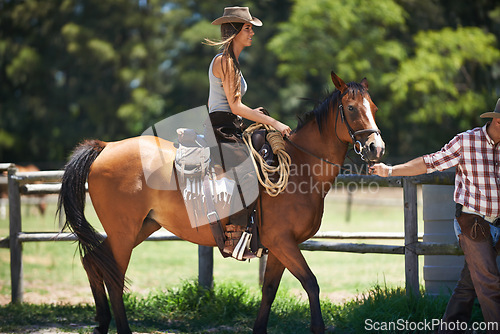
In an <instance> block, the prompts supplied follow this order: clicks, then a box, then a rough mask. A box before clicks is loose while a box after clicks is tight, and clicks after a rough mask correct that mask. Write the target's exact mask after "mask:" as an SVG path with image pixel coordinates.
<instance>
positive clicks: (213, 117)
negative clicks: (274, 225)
mask: <svg viewBox="0 0 500 334" xmlns="http://www.w3.org/2000/svg"><path fill="white" fill-rule="evenodd" d="M212 24H214V25H220V26H221V41H219V42H214V41H211V40H208V39H206V40H205V42H206V43H207V44H208V45H211V46H219V47H220V48H221V49H222V52H221V53H219V54H218V55H216V56H215V57H214V58H213V60H212V62H211V63H210V67H209V70H208V77H209V81H210V92H209V98H208V110H209V119H210V123H211V127H212V128H213V130H214V134H215V138H216V140H217V142H218V143H219V145H220V144H221V143H233V144H234V146H233V147H234V148H236V147H238V146H241V143H242V140H241V136H242V132H243V121H242V118H245V119H248V120H250V121H254V122H258V123H262V124H267V125H270V126H272V127H273V128H275V129H276V130H277V131H279V132H280V133H281V134H282V135H283V136H288V135H289V134H290V131H291V129H290V127H289V126H287V125H285V124H283V123H281V122H279V121H278V120H275V119H274V118H272V117H270V116H269V115H267V113H266V112H265V109H264V108H262V107H259V108H255V109H252V108H249V107H248V106H246V105H245V104H243V102H242V100H241V99H242V96H243V95H244V94H245V92H246V90H247V84H246V81H245V79H244V78H243V75H242V73H241V69H240V64H239V61H238V58H239V56H240V54H241V51H243V49H244V48H245V47H248V46H251V45H252V37H253V36H254V31H253V26H262V22H261V21H260V20H259V19H258V18H256V17H253V16H252V15H251V14H250V11H249V9H248V7H226V8H224V14H223V16H222V17H220V18H218V19H216V20H215V21H213V22H212ZM233 151H237V150H236V149H235V150H233ZM245 153H246V155H247V156H248V153H247V152H245ZM237 154H238V153H234V155H235V156H237ZM243 155H245V154H243ZM212 156H214V155H212ZM238 160H239V159H238V158H235V159H234V161H236V162H238ZM234 161H233V164H231V163H228V162H227V161H225V166H223V167H225V168H224V169H225V170H227V169H229V168H230V167H231V166H228V165H234V164H237V163H234ZM235 195H236V194H235ZM247 204H249V203H247ZM244 211H245V210H243V213H244V214H243V215H242V214H240V215H238V214H237V215H236V216H232V217H231V218H230V223H231V224H232V225H234V227H233V230H234V228H235V229H236V231H243V230H244V228H246V225H247V224H246V222H247V216H246V212H244ZM236 235H238V234H236ZM229 239H232V238H229ZM233 239H234V238H233ZM236 239H237V238H236ZM235 241H236V242H237V240H233V241H232V242H231V241H229V244H232V243H234V242H235ZM228 246H230V247H228V248H229V249H228V252H231V248H232V247H231V246H234V245H228Z"/></svg>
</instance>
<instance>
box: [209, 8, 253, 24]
mask: <svg viewBox="0 0 500 334" xmlns="http://www.w3.org/2000/svg"><path fill="white" fill-rule="evenodd" d="M229 22H239V23H251V24H253V25H254V26H257V27H260V26H261V25H262V21H261V20H259V19H258V18H256V17H253V16H252V15H251V14H250V10H249V9H248V7H226V8H224V15H222V16H221V17H219V18H218V19H216V20H214V21H213V22H212V24H214V25H220V24H223V23H229Z"/></svg>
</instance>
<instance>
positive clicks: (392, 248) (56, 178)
mask: <svg viewBox="0 0 500 334" xmlns="http://www.w3.org/2000/svg"><path fill="white" fill-rule="evenodd" d="M0 170H7V171H8V177H7V183H8V189H9V236H7V237H4V238H1V239H0V247H2V248H9V249H10V267H11V301H12V303H19V302H22V301H23V293H24V289H23V255H22V244H23V243H27V242H44V241H45V242H47V241H51V242H52V241H74V240H76V239H75V236H74V235H72V234H71V233H46V232H45V233H44V232H29V233H28V232H23V229H22V214H21V200H20V199H21V194H57V193H58V192H59V189H60V183H59V182H60V179H61V177H62V173H63V172H62V171H43V172H24V173H20V172H17V170H16V169H15V166H14V165H13V164H0ZM4 181H5V180H4ZM35 182H37V183H36V184H35ZM40 182H42V183H40ZM336 182H337V184H350V185H365V186H366V185H373V186H375V185H376V186H377V187H401V188H403V205H404V209H403V210H404V233H394V232H393V233H390V232H384V233H373V232H372V233H345V232H333V231H330V232H328V231H327V232H319V233H318V234H316V235H315V236H314V237H313V238H312V239H311V240H308V241H306V242H304V243H302V244H301V245H300V248H301V249H302V250H305V251H326V252H351V253H361V254H368V253H374V254H394V255H404V257H405V273H404V276H405V286H406V293H407V295H410V294H415V295H416V294H417V293H418V289H419V266H418V261H419V256H420V255H461V254H462V252H461V250H460V248H459V247H458V245H457V243H441V242H423V241H420V240H421V239H422V234H421V233H420V234H419V233H418V224H417V186H418V185H424V184H434V185H452V184H453V182H454V174H453V173H450V172H441V173H434V174H430V175H423V176H417V177H390V178H387V179H384V178H380V177H377V176H366V175H352V174H344V175H339V176H338V178H337V180H336ZM350 239H357V240H360V239H362V240H370V239H377V240H384V239H388V240H389V239H404V245H403V246H399V245H387V244H367V243H352V242H348V241H349V240H350ZM147 240H148V241H174V240H179V238H178V237H176V236H175V235H173V234H171V233H169V232H166V231H162V232H160V231H159V232H156V233H154V234H153V235H152V236H151V237H149V238H148V239H147ZM331 240H339V241H340V242H336V241H335V242H334V241H331ZM198 255H199V256H198V272H199V276H198V280H199V282H200V284H202V285H204V286H211V285H212V281H213V250H212V248H210V247H201V246H200V247H199V248H198ZM259 261H260V265H259V268H260V272H261V273H262V272H263V269H264V268H265V257H263V258H261V259H260V260H259ZM259 276H260V277H262V274H260V275H259Z"/></svg>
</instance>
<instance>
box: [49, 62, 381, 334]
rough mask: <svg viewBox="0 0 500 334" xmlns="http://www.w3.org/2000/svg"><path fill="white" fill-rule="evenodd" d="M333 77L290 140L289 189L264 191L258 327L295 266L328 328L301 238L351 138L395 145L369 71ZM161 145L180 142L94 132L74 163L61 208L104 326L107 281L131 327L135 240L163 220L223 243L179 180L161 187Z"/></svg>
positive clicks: (376, 153) (376, 155)
mask: <svg viewBox="0 0 500 334" xmlns="http://www.w3.org/2000/svg"><path fill="white" fill-rule="evenodd" d="M331 77H332V81H333V83H334V85H335V87H336V90H335V91H334V92H333V93H332V94H331V95H330V96H328V97H327V98H326V99H325V100H324V101H323V102H322V103H321V104H320V105H319V106H318V107H316V108H315V109H314V110H312V111H310V112H308V113H307V114H306V115H305V116H304V117H303V118H302V119H301V120H300V121H299V125H298V127H297V129H296V130H294V131H293V132H292V134H291V135H290V137H289V138H288V140H287V142H286V150H287V152H288V153H289V154H290V157H291V161H292V165H293V166H294V167H296V168H295V169H293V171H291V173H290V177H289V186H288V187H287V190H286V191H285V192H283V193H282V194H280V195H278V196H277V197H270V196H269V195H267V194H266V193H265V192H262V194H261V202H260V204H259V205H258V206H257V207H258V211H259V212H258V214H257V216H261V217H263V219H262V220H260V221H259V222H258V223H257V224H258V228H259V231H260V233H259V234H260V236H261V242H262V244H263V245H264V246H265V247H266V248H267V249H268V250H269V255H268V260H267V267H266V271H265V277H264V283H263V286H262V301H261V305H260V309H259V311H258V315H257V318H256V321H255V324H254V328H253V332H254V333H266V332H267V323H268V318H269V313H270V309H271V305H272V303H273V301H274V298H275V296H276V292H277V289H278V285H279V283H280V281H281V277H282V274H283V272H284V269H285V268H286V269H288V270H289V271H290V272H291V273H292V274H293V275H294V276H295V277H296V278H297V279H298V280H299V281H300V283H301V284H302V286H303V288H304V289H305V291H306V292H307V295H308V299H309V304H310V309H311V327H310V329H311V331H312V332H313V333H324V331H325V325H324V322H323V318H322V315H321V309H320V301H319V286H318V283H317V280H316V278H315V276H314V274H313V273H312V271H311V269H310V268H309V266H308V264H307V263H306V261H305V259H304V256H303V255H302V254H301V251H300V250H299V247H298V244H300V243H302V242H303V241H305V240H307V239H309V238H310V237H312V236H313V235H314V234H315V233H316V232H317V231H318V229H319V227H320V224H321V217H322V215H323V208H324V197H325V196H326V194H327V192H328V190H329V189H330V188H331V186H332V184H333V182H334V180H335V178H336V176H337V175H338V174H339V172H340V166H342V164H343V162H344V158H345V156H346V153H347V149H348V145H349V144H350V143H351V142H352V143H353V144H354V147H355V150H356V152H358V153H360V154H362V156H363V158H364V159H365V160H366V161H369V162H376V161H379V160H380V158H381V157H382V155H383V153H384V149H385V144H384V142H383V140H382V138H381V135H380V131H379V130H378V127H377V125H376V123H375V112H376V110H377V107H376V106H375V104H374V103H373V102H372V100H371V97H370V95H369V93H368V82H367V80H366V78H365V79H363V80H362V81H361V82H360V83H357V82H351V83H348V84H346V83H344V81H343V80H342V79H341V78H339V77H338V76H337V75H336V74H335V73H333V72H332V73H331ZM141 140H142V142H141V143H140V144H139V141H141ZM139 146H140V150H141V152H139ZM159 148H160V149H161V150H162V152H163V153H164V156H163V157H162V159H165V156H167V157H170V158H171V157H173V156H174V155H175V147H174V144H173V143H172V142H169V141H166V140H162V139H159V138H157V137H153V136H152V137H146V138H144V137H142V138H141V137H135V138H130V139H125V140H122V141H118V142H108V143H105V142H102V141H99V140H90V141H85V142H83V143H81V144H80V145H79V146H78V147H77V148H76V149H75V151H74V153H73V155H72V157H71V158H70V160H69V162H68V163H67V165H66V167H65V172H64V175H63V179H62V188H61V192H60V196H59V203H58V210H61V209H62V208H64V210H65V213H66V224H65V227H68V228H69V229H70V230H72V231H73V232H74V233H75V234H76V235H77V237H78V241H79V249H80V254H81V257H82V263H83V266H84V268H85V270H86V272H87V275H88V278H89V282H90V287H91V290H92V293H93V296H94V299H95V304H96V320H97V322H98V327H96V328H95V329H94V333H107V331H108V328H109V324H110V321H111V310H110V308H109V305H108V296H107V295H106V290H105V287H106V288H107V291H108V295H109V299H110V302H111V309H112V311H113V315H114V317H115V322H116V327H117V331H118V333H131V331H130V327H129V325H128V321H127V317H126V314H125V308H124V303H123V289H124V281H125V273H126V270H127V266H128V264H129V260H130V256H131V253H132V249H133V248H134V247H135V246H137V245H139V244H140V243H141V242H142V241H144V240H145V239H146V238H147V237H148V236H149V235H151V234H152V233H153V232H154V231H156V230H158V229H160V228H161V227H163V228H165V229H167V230H169V231H171V232H172V233H174V234H175V235H177V236H179V237H180V238H182V239H184V240H187V241H190V242H193V243H196V244H199V245H205V246H215V245H216V243H215V241H214V237H213V236H212V233H211V231H210V228H209V226H208V224H205V225H202V226H199V227H197V228H194V227H192V225H191V224H190V222H189V218H188V214H187V211H186V208H185V204H184V201H183V197H182V194H181V193H180V191H179V190H178V189H177V190H159V189H152V188H151V187H148V186H147V185H146V179H145V176H144V174H145V173H144V170H143V166H142V165H141V154H142V155H144V154H145V153H146V154H147V153H148V152H149V153H150V154H151V156H152V157H153V159H158V161H159V159H160V158H159V157H156V158H155V156H158V149H159ZM145 151H146V152H145ZM170 161H173V158H172V160H170ZM158 164H160V165H161V163H159V162H158ZM171 165H173V164H171ZM172 168H173V167H172V166H166V167H165V168H163V170H162V177H163V178H164V179H165V180H166V182H175V178H174V177H173V175H174V174H172ZM299 171H300V172H299ZM87 179H88V191H89V194H90V197H91V199H92V203H93V205H94V208H95V211H96V213H97V215H98V217H99V220H100V222H101V224H102V226H103V228H104V230H105V232H106V234H107V237H106V238H105V239H104V240H103V239H101V237H100V236H99V234H98V233H97V232H96V230H95V229H94V228H93V227H92V226H91V225H90V224H89V223H88V221H87V220H86V218H85V216H84V205H85V181H86V180H87Z"/></svg>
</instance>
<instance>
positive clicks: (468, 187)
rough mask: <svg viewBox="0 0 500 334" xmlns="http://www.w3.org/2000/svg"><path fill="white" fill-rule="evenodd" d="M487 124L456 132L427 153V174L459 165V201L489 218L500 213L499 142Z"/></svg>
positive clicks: (456, 175) (457, 200)
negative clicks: (445, 141) (438, 148)
mask: <svg viewBox="0 0 500 334" xmlns="http://www.w3.org/2000/svg"><path fill="white" fill-rule="evenodd" d="M486 126H487V125H485V126H484V127H482V128H475V129H472V130H468V131H466V132H463V133H460V134H458V135H456V136H455V137H454V138H453V139H452V140H451V141H450V142H449V143H448V144H446V145H445V146H444V147H443V148H442V149H441V151H439V152H436V153H432V154H428V155H424V156H423V158H424V161H425V165H426V166H427V173H432V172H434V171H442V170H444V169H447V168H450V167H455V166H457V169H456V173H455V194H454V200H455V202H456V203H459V204H462V205H463V206H464V207H466V208H468V209H469V210H472V211H474V212H477V213H479V214H482V215H486V216H489V217H497V216H499V215H500V196H499V190H500V165H499V162H500V145H496V146H495V143H494V142H493V140H492V139H491V138H490V137H489V136H488V134H487V133H486Z"/></svg>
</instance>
